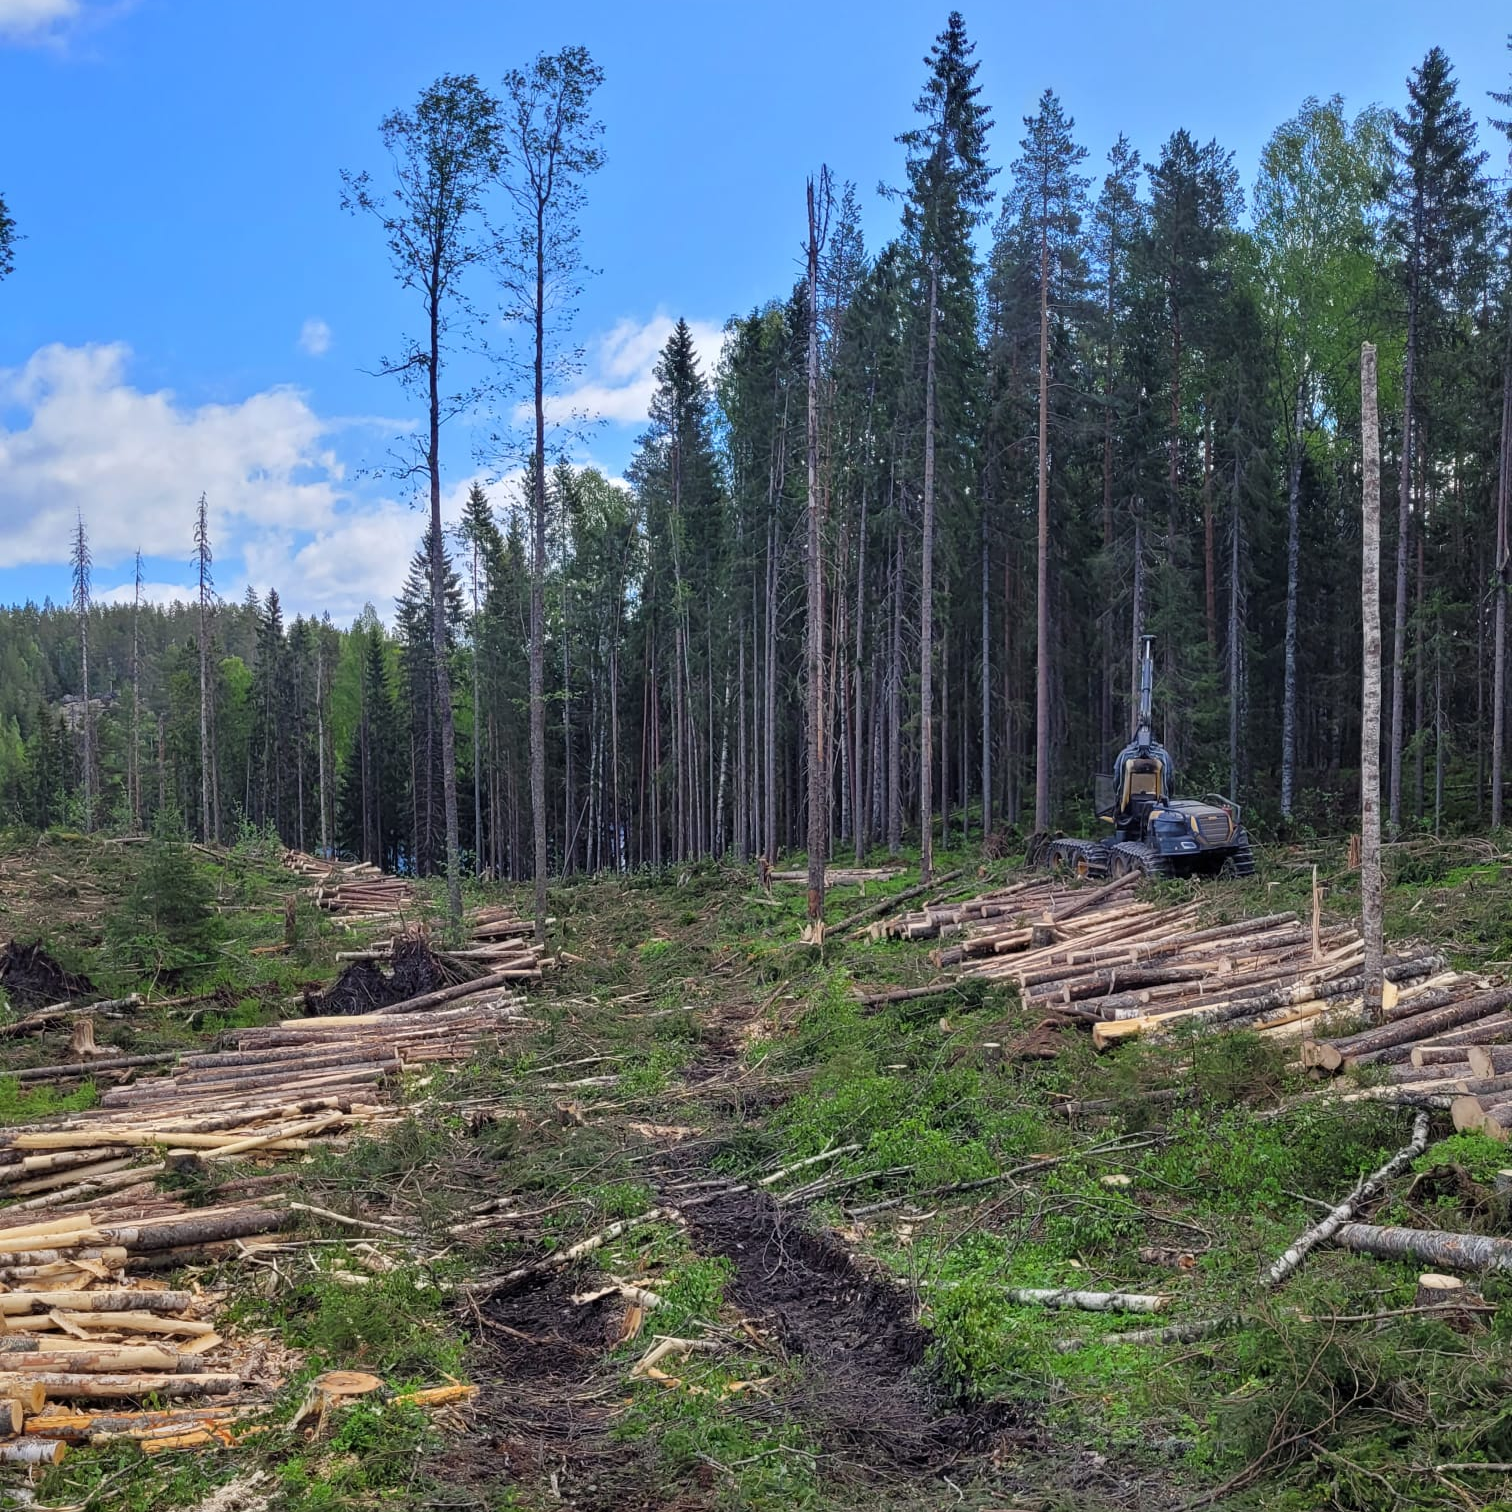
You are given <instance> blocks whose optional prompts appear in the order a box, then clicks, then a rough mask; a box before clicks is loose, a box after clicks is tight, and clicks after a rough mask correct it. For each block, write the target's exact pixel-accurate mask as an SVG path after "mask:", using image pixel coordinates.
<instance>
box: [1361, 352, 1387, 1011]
mask: <svg viewBox="0 0 1512 1512" xmlns="http://www.w3.org/2000/svg"><path fill="white" fill-rule="evenodd" d="M1360 422H1361V423H1360V444H1361V446H1362V448H1363V449H1364V453H1365V456H1364V464H1365V488H1364V519H1363V522H1362V536H1361V550H1362V553H1363V565H1362V569H1361V573H1360V612H1361V617H1362V621H1363V625H1364V632H1365V634H1364V640H1365V669H1364V671H1365V683H1364V688H1363V690H1362V693H1361V701H1360V714H1361V719H1360V923H1361V928H1362V930H1363V932H1364V935H1365V1015H1366V1017H1367V1018H1368V1019H1369V1020H1370V1021H1371V1022H1372V1023H1380V1021H1381V994H1382V986H1381V981H1382V975H1381V971H1382V967H1381V956H1382V943H1381V436H1380V418H1379V413H1378V411H1377V408H1376V350H1375V348H1374V347H1373V346H1372V345H1371V344H1370V343H1369V342H1366V343H1365V344H1364V345H1363V346H1362V347H1361V348H1360Z"/></svg>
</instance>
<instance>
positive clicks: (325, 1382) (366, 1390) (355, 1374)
mask: <svg viewBox="0 0 1512 1512" xmlns="http://www.w3.org/2000/svg"><path fill="white" fill-rule="evenodd" d="M382 1387H383V1382H382V1381H381V1380H379V1378H378V1377H377V1376H375V1375H369V1374H368V1373H367V1371H365V1370H328V1371H326V1373H325V1374H324V1375H318V1376H316V1377H315V1379H314V1380H313V1381H311V1382H310V1389H309V1391H308V1392H306V1393H305V1399H304V1401H303V1402H301V1403H300V1405H299V1411H298V1412H296V1413H295V1414H294V1420H293V1422H291V1423H290V1424H289V1427H290V1428H291V1429H292V1428H300V1427H302V1426H303V1425H304V1424H305V1423H307V1422H309V1421H310V1419H311V1418H313V1419H314V1420H315V1427H314V1432H315V1433H316V1435H317V1436H318V1435H319V1434H320V1433H321V1432H322V1431H323V1430H324V1428H325V1425H326V1420H327V1418H329V1416H330V1415H331V1413H332V1411H333V1410H334V1409H336V1408H337V1407H341V1406H344V1405H345V1404H346V1403H347V1402H355V1401H356V1400H357V1398H358V1397H365V1396H370V1395H371V1394H372V1393H373V1392H375V1391H379V1390H381V1389H382Z"/></svg>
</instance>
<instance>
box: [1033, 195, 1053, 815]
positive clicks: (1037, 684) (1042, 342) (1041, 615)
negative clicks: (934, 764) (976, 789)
mask: <svg viewBox="0 0 1512 1512" xmlns="http://www.w3.org/2000/svg"><path fill="white" fill-rule="evenodd" d="M1037 519H1038V533H1037V535H1036V549H1035V593H1036V599H1035V642H1034V827H1035V829H1036V830H1040V831H1044V830H1048V829H1049V828H1050V229H1049V224H1048V221H1046V220H1042V221H1041V224H1040V288H1039V494H1038V512H1037Z"/></svg>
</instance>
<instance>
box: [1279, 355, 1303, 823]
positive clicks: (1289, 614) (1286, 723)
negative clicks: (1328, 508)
mask: <svg viewBox="0 0 1512 1512" xmlns="http://www.w3.org/2000/svg"><path fill="white" fill-rule="evenodd" d="M1306 385H1307V378H1306V375H1305V374H1304V376H1303V377H1302V379H1301V380H1300V381H1299V382H1298V384H1297V404H1296V410H1295V413H1294V415H1293V420H1292V435H1291V458H1290V461H1289V464H1288V466H1287V472H1286V651H1285V658H1284V660H1285V667H1284V670H1283V672H1282V677H1281V817H1282V818H1283V819H1290V818H1291V815H1292V804H1293V802H1294V799H1295V795H1296V785H1297V573H1298V565H1299V561H1300V556H1301V537H1302V530H1301V496H1302V443H1303V426H1304V424H1305V421H1306V416H1307V411H1306V393H1307V388H1306Z"/></svg>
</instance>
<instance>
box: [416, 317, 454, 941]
mask: <svg viewBox="0 0 1512 1512" xmlns="http://www.w3.org/2000/svg"><path fill="white" fill-rule="evenodd" d="M427 378H428V382H429V400H430V405H429V410H430V413H429V420H430V434H429V437H428V439H427V444H426V453H425V461H426V468H427V470H428V472H429V473H430V517H431V538H430V579H431V658H432V660H433V661H434V662H435V668H434V675H435V682H436V689H435V691H436V712H437V714H438V715H439V716H440V720H441V795H442V803H443V804H444V806H445V809H446V912H447V917H448V918H449V919H450V920H451V923H452V925H453V927H456V926H459V925H460V924H461V922H462V840H461V835H460V833H459V830H458V825H457V728H456V722H455V720H454V719H453V717H452V697H451V666H450V664H449V663H448V661H447V658H446V548H445V538H444V536H443V535H442V533H441V309H440V302H439V298H438V297H436V296H433V297H432V299H431V301H430V363H429V371H428V373H427ZM428 786H429V783H428V782H427V787H428Z"/></svg>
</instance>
